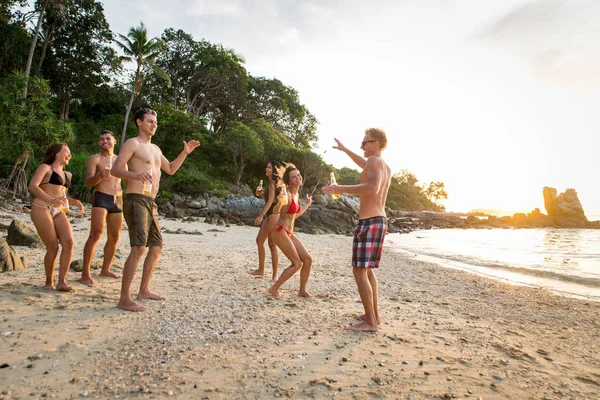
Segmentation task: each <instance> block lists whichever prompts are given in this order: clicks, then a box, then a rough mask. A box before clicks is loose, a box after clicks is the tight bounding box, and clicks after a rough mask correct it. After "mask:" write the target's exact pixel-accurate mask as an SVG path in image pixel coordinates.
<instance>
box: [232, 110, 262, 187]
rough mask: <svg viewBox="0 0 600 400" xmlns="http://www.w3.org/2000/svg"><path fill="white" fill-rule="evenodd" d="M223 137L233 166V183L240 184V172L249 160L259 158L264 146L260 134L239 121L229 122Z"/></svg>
mask: <svg viewBox="0 0 600 400" xmlns="http://www.w3.org/2000/svg"><path fill="white" fill-rule="evenodd" d="M227 128H228V129H227V134H226V136H225V139H224V143H225V144H226V146H227V148H228V150H229V154H230V155H231V161H232V163H233V165H234V166H235V167H236V168H235V172H236V173H235V176H234V179H235V184H236V185H239V184H240V179H241V178H242V173H243V172H244V168H245V167H246V165H247V164H248V162H249V161H252V160H257V159H261V158H262V157H263V156H264V147H263V144H262V141H261V140H260V136H259V135H258V134H257V133H256V132H254V131H253V130H252V129H251V128H249V127H247V126H246V125H244V124H243V123H241V122H230V123H229V126H228V127H227Z"/></svg>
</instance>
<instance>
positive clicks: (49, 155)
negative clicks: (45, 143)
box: [42, 143, 67, 165]
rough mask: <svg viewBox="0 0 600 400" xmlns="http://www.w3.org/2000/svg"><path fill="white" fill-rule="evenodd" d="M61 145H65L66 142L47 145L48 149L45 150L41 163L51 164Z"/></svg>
mask: <svg viewBox="0 0 600 400" xmlns="http://www.w3.org/2000/svg"><path fill="white" fill-rule="evenodd" d="M63 146H67V144H66V143H54V144H51V145H50V147H48V150H46V158H44V161H42V164H48V165H52V163H53V162H54V160H55V159H56V155H57V154H58V153H60V151H61V150H62V148H63Z"/></svg>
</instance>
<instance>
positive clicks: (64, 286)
mask: <svg viewBox="0 0 600 400" xmlns="http://www.w3.org/2000/svg"><path fill="white" fill-rule="evenodd" d="M56 290H58V291H59V292H74V291H75V289H73V288H72V287H71V286H69V285H67V284H66V283H59V284H58V285H56Z"/></svg>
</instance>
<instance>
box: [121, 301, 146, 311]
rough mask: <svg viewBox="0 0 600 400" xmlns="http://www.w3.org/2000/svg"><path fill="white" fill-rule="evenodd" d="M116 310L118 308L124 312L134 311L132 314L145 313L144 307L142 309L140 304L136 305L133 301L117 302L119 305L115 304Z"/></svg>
mask: <svg viewBox="0 0 600 400" xmlns="http://www.w3.org/2000/svg"><path fill="white" fill-rule="evenodd" d="M117 308H120V309H122V310H125V311H134V312H138V311H146V307H144V306H143V305H141V304H138V303H136V302H135V301H133V300H131V299H130V300H127V301H123V300H119V304H117Z"/></svg>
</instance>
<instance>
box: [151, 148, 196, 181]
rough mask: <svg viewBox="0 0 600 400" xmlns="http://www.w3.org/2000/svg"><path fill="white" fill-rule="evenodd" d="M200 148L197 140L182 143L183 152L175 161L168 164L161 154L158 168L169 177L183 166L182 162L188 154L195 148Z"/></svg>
mask: <svg viewBox="0 0 600 400" xmlns="http://www.w3.org/2000/svg"><path fill="white" fill-rule="evenodd" d="M198 146H200V142H199V141H197V140H190V141H189V142H183V151H182V152H181V153H180V154H179V155H178V156H177V158H176V159H174V160H173V161H171V162H169V160H167V158H166V157H165V156H164V155H162V154H161V157H162V160H161V164H160V168H161V169H162V170H163V171H165V172H166V173H167V174H169V175H173V174H174V173H175V172H177V170H178V169H179V167H181V164H183V160H185V158H186V157H187V156H188V154H190V153H191V152H192V151H194V149H195V148H196V147H198Z"/></svg>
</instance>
